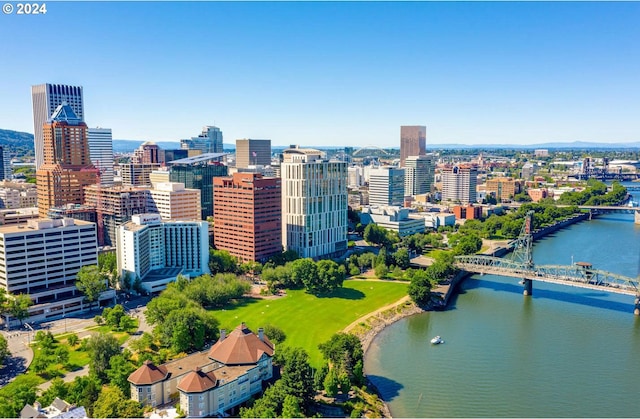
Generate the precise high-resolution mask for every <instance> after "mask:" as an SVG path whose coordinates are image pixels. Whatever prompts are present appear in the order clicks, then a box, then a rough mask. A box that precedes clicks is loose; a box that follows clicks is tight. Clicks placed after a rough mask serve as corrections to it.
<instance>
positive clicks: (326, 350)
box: [318, 333, 364, 384]
mask: <svg viewBox="0 0 640 419" xmlns="http://www.w3.org/2000/svg"><path fill="white" fill-rule="evenodd" d="M318 348H319V349H320V352H322V355H323V356H324V358H325V359H326V360H327V361H329V363H330V365H331V367H332V368H331V369H332V370H336V371H337V374H338V376H339V374H340V373H343V372H344V373H345V374H347V376H348V377H349V380H351V382H353V383H354V384H360V382H359V381H358V380H357V378H359V377H356V374H355V371H354V367H355V365H356V364H357V363H358V362H360V363H362V362H363V356H364V351H363V350H362V343H361V342H360V339H358V337H357V336H355V335H352V334H349V333H335V334H334V335H333V336H331V339H329V340H328V341H327V342H324V343H322V344H320V345H318Z"/></svg>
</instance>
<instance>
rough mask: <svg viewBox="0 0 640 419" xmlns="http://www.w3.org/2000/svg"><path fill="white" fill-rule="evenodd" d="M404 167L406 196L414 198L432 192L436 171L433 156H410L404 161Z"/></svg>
mask: <svg viewBox="0 0 640 419" xmlns="http://www.w3.org/2000/svg"><path fill="white" fill-rule="evenodd" d="M404 167H405V178H404V185H405V188H404V193H405V195H407V196H413V195H420V194H426V193H429V192H431V187H432V186H433V177H434V173H435V169H436V165H435V158H434V156H433V154H426V155H424V156H409V157H407V158H406V160H405V161H404Z"/></svg>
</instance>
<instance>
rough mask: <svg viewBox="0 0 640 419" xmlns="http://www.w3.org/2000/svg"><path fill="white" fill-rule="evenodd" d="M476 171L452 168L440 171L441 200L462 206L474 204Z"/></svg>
mask: <svg viewBox="0 0 640 419" xmlns="http://www.w3.org/2000/svg"><path fill="white" fill-rule="evenodd" d="M477 183H478V170H477V169H476V168H475V167H461V166H453V167H451V168H448V169H443V170H442V200H443V201H454V202H460V203H462V204H468V203H473V202H476V196H477V195H476V186H477Z"/></svg>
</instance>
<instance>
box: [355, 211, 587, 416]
mask: <svg viewBox="0 0 640 419" xmlns="http://www.w3.org/2000/svg"><path fill="white" fill-rule="evenodd" d="M589 219H590V218H589V214H588V213H582V214H577V215H575V216H573V217H571V218H568V219H566V220H563V221H559V222H557V223H555V224H553V225H550V226H547V227H544V228H541V229H539V230H536V231H534V232H533V240H534V241H535V240H538V239H540V238H542V237H545V236H547V235H549V234H552V233H554V232H556V231H558V230H560V229H562V228H565V227H567V226H570V225H572V224H575V223H578V222H581V221H585V220H589ZM502 244H503V243H500V245H499V246H496V245H495V244H494V243H492V244H491V245H490V246H489V249H488V250H486V251H485V252H484V254H486V255H490V256H495V257H502V256H504V255H506V254H507V253H509V252H511V250H512V249H511V248H510V247H509V246H502ZM471 275H472V273H469V272H464V271H461V272H459V273H458V274H457V275H456V276H455V277H454V278H453V279H451V280H450V281H447V282H445V283H443V284H440V285H439V286H438V287H436V288H435V289H434V290H433V297H432V300H431V302H430V304H429V306H428V307H425V308H421V307H418V306H416V305H415V304H414V303H413V302H411V301H410V300H409V299H408V298H403V299H401V300H399V301H398V302H396V303H394V304H391V305H389V306H386V307H383V308H381V309H379V310H376V311H375V312H373V313H370V314H368V315H366V316H363V317H362V318H360V319H358V320H357V321H356V322H354V323H352V324H351V325H349V326H347V328H345V329H344V332H345V333H352V334H354V335H356V336H357V337H358V338H359V339H360V342H361V343H362V349H363V351H364V357H366V356H367V352H368V350H369V347H370V345H371V343H372V342H373V340H374V339H375V337H376V336H377V335H378V333H380V332H381V331H382V330H383V329H384V328H386V327H387V326H389V325H391V324H393V323H395V322H397V321H399V320H401V319H404V318H406V317H409V316H413V315H415V314H420V313H424V312H425V311H433V310H442V309H446V308H447V306H448V304H449V301H450V299H451V298H452V296H454V295H455V292H456V290H457V289H458V285H459V284H460V283H462V282H463V281H464V279H466V278H468V277H469V276H471ZM365 374H366V371H365ZM367 386H368V387H369V388H370V389H371V390H372V391H374V392H376V393H377V394H378V395H379V396H380V398H381V400H383V402H384V408H385V411H384V412H383V413H384V417H393V416H392V414H391V410H390V408H389V405H388V404H387V403H386V401H384V399H383V398H382V394H381V392H380V391H379V390H378V389H377V388H376V386H375V385H374V384H373V383H372V382H371V381H369V380H367Z"/></svg>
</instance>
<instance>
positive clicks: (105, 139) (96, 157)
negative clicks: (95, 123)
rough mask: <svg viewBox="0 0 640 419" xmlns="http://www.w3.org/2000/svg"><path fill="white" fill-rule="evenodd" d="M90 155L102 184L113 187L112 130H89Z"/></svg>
mask: <svg viewBox="0 0 640 419" xmlns="http://www.w3.org/2000/svg"><path fill="white" fill-rule="evenodd" d="M87 133H88V138H89V155H90V157H91V162H92V163H93V165H94V166H95V167H96V168H97V169H98V172H99V174H100V184H101V185H105V186H109V185H113V139H112V137H111V128H89V130H88V131H87Z"/></svg>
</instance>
